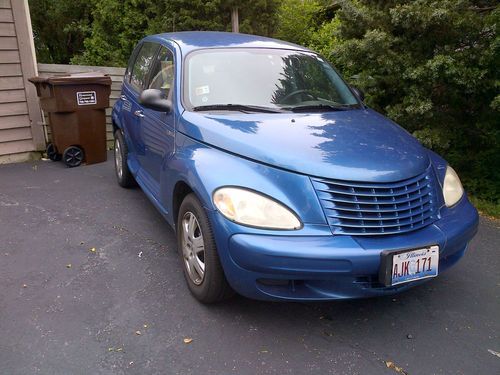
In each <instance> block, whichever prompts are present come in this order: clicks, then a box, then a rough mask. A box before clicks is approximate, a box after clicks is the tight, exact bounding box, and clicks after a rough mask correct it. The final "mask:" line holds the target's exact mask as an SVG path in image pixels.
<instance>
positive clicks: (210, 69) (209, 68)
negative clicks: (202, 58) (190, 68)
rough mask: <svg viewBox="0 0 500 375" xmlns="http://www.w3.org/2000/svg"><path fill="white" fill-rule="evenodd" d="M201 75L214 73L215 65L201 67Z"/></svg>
mask: <svg viewBox="0 0 500 375" xmlns="http://www.w3.org/2000/svg"><path fill="white" fill-rule="evenodd" d="M203 73H205V74H212V73H215V65H204V66H203Z"/></svg>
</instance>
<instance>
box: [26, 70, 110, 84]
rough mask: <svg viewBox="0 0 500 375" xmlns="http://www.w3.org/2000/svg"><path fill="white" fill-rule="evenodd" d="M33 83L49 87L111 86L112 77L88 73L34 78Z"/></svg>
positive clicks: (99, 73) (98, 73)
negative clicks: (44, 84) (45, 84)
mask: <svg viewBox="0 0 500 375" xmlns="http://www.w3.org/2000/svg"><path fill="white" fill-rule="evenodd" d="M28 81H30V82H31V83H35V84H36V83H48V84H49V85H54V86H56V85H81V84H94V85H107V86H111V77H110V76H109V75H108V74H104V73H101V72H87V73H76V74H68V75H64V76H53V77H32V78H30V79H28Z"/></svg>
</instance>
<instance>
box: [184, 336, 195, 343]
mask: <svg viewBox="0 0 500 375" xmlns="http://www.w3.org/2000/svg"><path fill="white" fill-rule="evenodd" d="M192 342H193V339H192V338H191V337H186V338H185V339H184V344H191V343H192Z"/></svg>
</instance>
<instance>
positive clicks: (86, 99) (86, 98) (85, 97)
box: [76, 91, 97, 105]
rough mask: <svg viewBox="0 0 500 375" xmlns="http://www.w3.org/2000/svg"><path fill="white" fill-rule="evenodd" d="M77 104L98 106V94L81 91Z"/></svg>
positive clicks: (77, 96) (77, 97)
mask: <svg viewBox="0 0 500 375" xmlns="http://www.w3.org/2000/svg"><path fill="white" fill-rule="evenodd" d="M76 102H77V103H78V105H93V104H97V94H96V92H95V91H80V92H77V93H76Z"/></svg>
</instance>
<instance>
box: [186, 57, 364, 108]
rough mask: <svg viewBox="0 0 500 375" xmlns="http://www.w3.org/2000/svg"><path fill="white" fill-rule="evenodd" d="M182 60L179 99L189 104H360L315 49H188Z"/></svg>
mask: <svg viewBox="0 0 500 375" xmlns="http://www.w3.org/2000/svg"><path fill="white" fill-rule="evenodd" d="M185 66H186V67H187V68H186V76H185V89H184V94H183V95H184V101H185V103H186V104H187V106H188V107H190V108H191V109H193V110H204V109H207V110H213V109H220V110H224V109H226V110H241V111H244V110H245V109H247V110H248V111H258V110H259V109H261V110H264V111H265V110H266V109H267V110H268V109H274V110H277V111H275V112H279V111H281V110H301V109H306V110H315V111H321V112H324V111H325V112H326V111H331V110H342V109H346V108H352V107H357V106H359V102H358V100H357V99H356V97H355V96H354V95H353V94H352V92H351V91H350V90H349V88H348V87H347V85H346V84H345V83H344V82H343V80H342V79H341V78H340V76H339V75H338V74H337V72H336V71H335V70H334V69H333V68H332V67H331V66H330V65H329V64H328V63H327V62H326V61H324V60H323V59H322V58H321V57H319V56H318V55H316V54H314V53H307V52H300V51H292V50H283V49H261V48H259V49H257V48H253V49H252V48H248V49H239V48H231V49H229V48H227V49H207V50H201V51H197V52H194V53H191V54H190V55H188V57H187V61H186V65H185ZM245 106H247V107H248V108H245Z"/></svg>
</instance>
